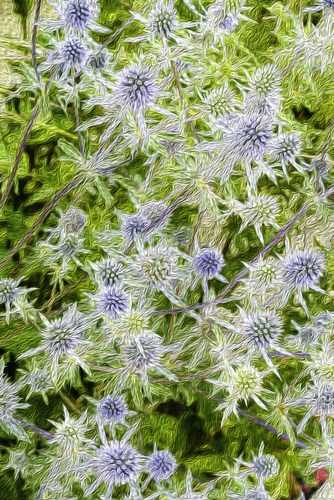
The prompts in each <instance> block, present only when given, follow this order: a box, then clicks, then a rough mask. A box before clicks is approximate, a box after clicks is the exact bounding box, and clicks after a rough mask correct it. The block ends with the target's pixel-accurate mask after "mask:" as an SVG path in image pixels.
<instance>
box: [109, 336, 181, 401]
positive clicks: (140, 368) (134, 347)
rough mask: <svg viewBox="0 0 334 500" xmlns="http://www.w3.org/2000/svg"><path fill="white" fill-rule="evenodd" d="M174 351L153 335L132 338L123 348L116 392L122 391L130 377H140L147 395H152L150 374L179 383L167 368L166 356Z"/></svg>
mask: <svg viewBox="0 0 334 500" xmlns="http://www.w3.org/2000/svg"><path fill="white" fill-rule="evenodd" d="M171 350H172V346H164V345H163V341H162V338H161V337H159V336H158V335H155V334H153V333H144V334H142V335H138V336H137V337H132V338H130V339H129V341H128V342H126V343H124V344H123V345H122V347H121V363H122V368H121V370H120V375H119V377H118V381H117V385H116V388H115V391H116V392H119V391H122V390H123V388H124V387H125V385H126V384H127V383H128V381H129V375H135V376H139V377H140V378H141V382H142V384H143V389H144V391H145V393H146V394H147V395H149V393H150V387H149V381H148V374H149V373H150V372H154V371H155V372H158V373H160V374H161V375H163V376H164V377H166V378H168V379H169V380H173V381H177V378H176V377H175V375H173V374H172V373H171V372H170V371H169V370H168V369H167V368H165V366H164V364H165V360H164V357H165V355H166V354H167V353H168V352H169V351H171Z"/></svg>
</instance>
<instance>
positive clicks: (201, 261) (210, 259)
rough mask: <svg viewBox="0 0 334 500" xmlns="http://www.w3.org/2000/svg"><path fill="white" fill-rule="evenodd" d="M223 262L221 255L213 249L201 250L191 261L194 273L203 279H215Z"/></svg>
mask: <svg viewBox="0 0 334 500" xmlns="http://www.w3.org/2000/svg"><path fill="white" fill-rule="evenodd" d="M224 264H225V260H224V258H223V256H222V255H221V253H220V252H219V251H218V250H216V249H214V248H203V249H202V250H200V251H199V252H198V253H197V254H196V256H195V257H194V259H193V268H194V270H195V272H196V273H197V274H198V275H199V276H200V277H201V278H205V279H210V278H215V277H216V276H218V275H219V274H220V271H221V269H222V267H223V266H224Z"/></svg>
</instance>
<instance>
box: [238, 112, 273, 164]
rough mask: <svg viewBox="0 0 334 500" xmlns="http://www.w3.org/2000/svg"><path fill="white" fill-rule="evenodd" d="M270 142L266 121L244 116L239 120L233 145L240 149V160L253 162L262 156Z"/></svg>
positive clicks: (270, 132) (256, 116)
mask: <svg viewBox="0 0 334 500" xmlns="http://www.w3.org/2000/svg"><path fill="white" fill-rule="evenodd" d="M233 133H235V131H234V132H233ZM271 140H272V130H271V127H270V126H268V123H267V122H266V120H264V119H262V118H261V117H260V116H258V115H253V116H247V115H246V116H244V117H242V118H241V120H240V122H239V127H238V128H237V130H236V136H235V137H234V141H235V142H234V143H235V146H236V147H239V148H240V149H239V153H240V156H241V157H242V158H244V159H245V160H248V161H253V160H254V161H255V160H256V159H257V158H259V157H261V156H262V155H263V153H264V152H265V150H266V148H267V147H268V145H269V143H270V141H271Z"/></svg>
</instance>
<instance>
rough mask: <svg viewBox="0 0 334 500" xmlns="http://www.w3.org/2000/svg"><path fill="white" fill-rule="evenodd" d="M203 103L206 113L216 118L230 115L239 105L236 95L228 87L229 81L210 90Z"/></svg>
mask: <svg viewBox="0 0 334 500" xmlns="http://www.w3.org/2000/svg"><path fill="white" fill-rule="evenodd" d="M203 104H204V107H205V111H206V113H207V114H208V115H209V116H210V117H212V118H214V119H216V120H217V119H219V118H222V117H224V116H229V115H230V114H231V113H233V112H234V111H235V109H236V107H237V105H238V103H237V100H236V95H235V93H234V92H233V90H231V89H230V88H229V87H228V85H227V83H225V85H224V86H222V87H218V88H214V89H213V90H211V91H210V92H208V93H207V94H206V96H205V97H204V98H203Z"/></svg>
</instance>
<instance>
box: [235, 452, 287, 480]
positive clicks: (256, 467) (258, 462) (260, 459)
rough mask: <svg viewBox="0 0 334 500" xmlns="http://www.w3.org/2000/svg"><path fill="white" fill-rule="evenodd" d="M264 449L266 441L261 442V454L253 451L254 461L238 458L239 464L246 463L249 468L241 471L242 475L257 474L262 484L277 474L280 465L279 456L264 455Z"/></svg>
mask: <svg viewBox="0 0 334 500" xmlns="http://www.w3.org/2000/svg"><path fill="white" fill-rule="evenodd" d="M263 450H264V443H261V446H260V450H259V454H258V455H257V456H256V455H254V453H253V460H252V462H244V461H243V460H240V459H237V462H238V463H239V464H242V465H245V466H246V467H247V468H248V470H246V471H244V472H241V474H240V476H241V477H245V476H248V475H249V474H256V475H257V477H258V480H259V484H260V485H263V483H264V482H265V481H266V480H267V479H269V478H271V477H275V476H277V474H278V473H279V467H280V464H279V461H278V460H277V458H276V457H274V456H273V455H264V454H263Z"/></svg>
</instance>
